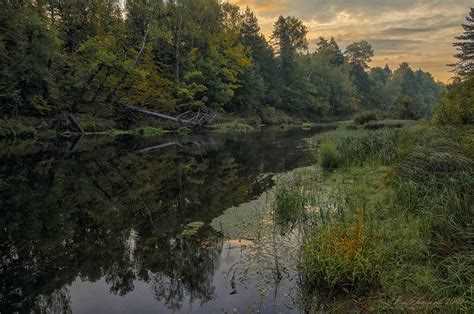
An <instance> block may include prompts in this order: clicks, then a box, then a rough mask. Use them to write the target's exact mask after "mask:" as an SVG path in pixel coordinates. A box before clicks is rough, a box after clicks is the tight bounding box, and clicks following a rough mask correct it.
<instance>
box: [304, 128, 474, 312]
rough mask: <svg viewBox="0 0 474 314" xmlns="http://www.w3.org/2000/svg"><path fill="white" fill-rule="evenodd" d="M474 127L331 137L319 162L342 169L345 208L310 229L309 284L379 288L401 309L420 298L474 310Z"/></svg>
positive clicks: (359, 291) (367, 290)
mask: <svg viewBox="0 0 474 314" xmlns="http://www.w3.org/2000/svg"><path fill="white" fill-rule="evenodd" d="M473 134H474V133H473V131H472V129H471V130H469V129H434V128H430V127H426V126H425V127H412V128H408V129H403V130H380V131H374V132H370V131H363V132H357V133H348V132H341V133H335V134H333V135H331V136H330V137H327V138H325V139H324V140H323V142H322V145H321V146H320V148H321V149H320V164H321V166H322V167H323V168H324V169H327V170H329V169H335V168H340V170H337V171H336V172H335V173H333V174H331V176H330V178H333V177H342V178H343V179H341V180H338V181H337V183H338V185H337V186H336V187H335V188H338V189H341V190H343V191H344V192H345V193H346V197H345V200H346V201H345V202H344V206H345V212H346V214H345V215H344V216H343V219H339V220H332V221H331V222H330V223H329V224H327V225H324V226H322V227H318V228H316V229H315V230H314V231H313V232H312V233H311V235H309V236H308V238H307V241H306V244H305V245H304V248H303V259H302V270H303V274H305V279H306V283H307V282H309V283H310V285H312V286H313V287H317V288H330V290H331V291H339V292H341V291H350V292H351V293H355V294H356V295H358V296H360V295H363V294H364V293H374V291H377V295H379V296H383V298H382V299H384V300H385V301H383V302H379V305H380V304H384V302H388V303H387V304H392V305H395V304H397V305H396V306H397V307H399V308H400V309H402V308H403V305H404V304H405V305H406V304H409V306H408V307H407V308H408V309H410V308H411V309H413V304H412V303H410V302H411V301H413V298H422V300H423V302H421V304H423V305H427V306H428V308H430V309H433V306H435V307H436V308H437V309H438V310H446V307H452V308H454V309H455V310H463V311H467V310H472V309H474V288H473V287H474V161H473V159H474V149H473V148H474V145H473V142H474V141H473V137H472V135H473ZM380 167H387V170H386V171H385V174H384V173H383V172H377V171H376V170H377V169H380ZM352 169H359V170H358V171H354V170H352ZM341 182H342V183H341ZM381 186H384V188H383V189H377V187H381ZM380 194H383V195H385V196H386V197H380ZM347 200H352V201H347ZM361 213H364V214H363V215H362V214H361ZM389 300H395V302H394V303H391V301H389ZM401 300H404V301H403V302H402V301H401ZM410 300H411V301H410ZM437 300H438V303H436V302H437ZM439 300H441V301H439ZM453 300H454V301H453ZM415 303H416V302H415ZM418 303H420V302H418ZM419 305H420V304H418V305H417V306H419Z"/></svg>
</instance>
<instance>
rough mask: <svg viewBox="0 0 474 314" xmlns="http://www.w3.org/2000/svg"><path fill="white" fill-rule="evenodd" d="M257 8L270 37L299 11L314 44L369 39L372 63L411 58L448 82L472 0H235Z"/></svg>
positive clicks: (473, 4)
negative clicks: (282, 20) (284, 19)
mask: <svg viewBox="0 0 474 314" xmlns="http://www.w3.org/2000/svg"><path fill="white" fill-rule="evenodd" d="M231 2H233V3H235V4H238V5H239V6H241V7H242V8H244V7H245V6H249V7H250V8H251V9H252V10H253V11H254V12H256V14H257V16H258V18H259V22H260V25H261V27H262V31H263V32H264V34H265V35H267V36H269V35H270V34H271V31H272V27H273V23H274V22H275V20H276V18H278V16H280V15H283V16H288V15H291V16H296V17H299V18H301V19H302V20H303V21H304V22H305V24H306V25H307V26H308V28H309V34H308V39H309V40H310V43H311V44H312V46H314V45H315V42H316V40H317V39H318V38H319V37H320V36H323V37H327V38H330V37H334V38H335V39H336V41H337V42H338V43H339V45H340V46H341V47H342V48H344V47H345V46H347V45H348V44H350V43H351V42H354V41H359V40H367V41H368V42H370V43H371V44H372V46H373V47H374V50H375V57H374V58H373V62H372V64H371V65H372V66H383V65H385V64H388V65H389V66H390V67H392V68H393V67H398V65H399V64H400V63H402V62H408V63H410V65H411V66H412V67H413V68H414V69H419V68H421V69H423V70H424V71H428V72H431V73H432V74H433V76H434V77H435V78H436V79H438V80H440V81H443V82H447V81H448V80H449V79H450V77H451V76H452V73H450V68H449V67H448V66H447V64H450V63H453V62H454V58H453V55H454V54H455V49H454V48H453V47H452V42H453V41H454V37H455V36H456V35H459V34H460V33H462V27H461V24H462V23H463V22H464V19H465V17H466V15H467V14H468V12H469V8H470V7H474V2H473V0H231Z"/></svg>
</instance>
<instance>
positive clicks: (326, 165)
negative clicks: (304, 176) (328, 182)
mask: <svg viewBox="0 0 474 314" xmlns="http://www.w3.org/2000/svg"><path fill="white" fill-rule="evenodd" d="M319 157H320V161H321V167H323V169H324V170H332V169H336V168H337V167H338V166H339V158H338V156H337V148H336V145H335V144H334V143H331V142H323V143H322V144H321V147H320V149H319Z"/></svg>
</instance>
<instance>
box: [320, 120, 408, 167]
mask: <svg viewBox="0 0 474 314" xmlns="http://www.w3.org/2000/svg"><path fill="white" fill-rule="evenodd" d="M400 132H401V131H400V130H396V129H381V130H376V131H358V132H355V133H354V132H351V131H336V132H334V133H332V134H330V135H328V136H327V137H325V138H324V139H322V143H321V147H322V148H324V149H325V150H327V151H328V152H329V153H328V155H329V156H331V157H328V158H330V160H337V162H332V165H335V166H340V167H347V166H351V165H360V164H363V163H366V162H370V163H375V164H384V165H385V164H390V163H393V162H394V161H395V160H397V158H398V151H397V143H398V139H399V137H400ZM324 168H326V167H324Z"/></svg>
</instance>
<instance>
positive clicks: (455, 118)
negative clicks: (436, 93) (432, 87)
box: [434, 77, 474, 125]
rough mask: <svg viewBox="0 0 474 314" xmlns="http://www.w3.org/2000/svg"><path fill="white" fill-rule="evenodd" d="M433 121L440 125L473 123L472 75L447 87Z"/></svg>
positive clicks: (473, 92)
mask: <svg viewBox="0 0 474 314" xmlns="http://www.w3.org/2000/svg"><path fill="white" fill-rule="evenodd" d="M434 121H435V122H436V123H438V124H440V125H463V124H473V123H474V77H471V78H468V79H467V80H465V81H462V82H456V83H454V84H453V85H452V86H450V87H449V88H448V91H447V92H446V93H445V94H444V96H443V98H442V99H441V102H440V105H439V106H438V108H437V109H436V112H435V115H434Z"/></svg>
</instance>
